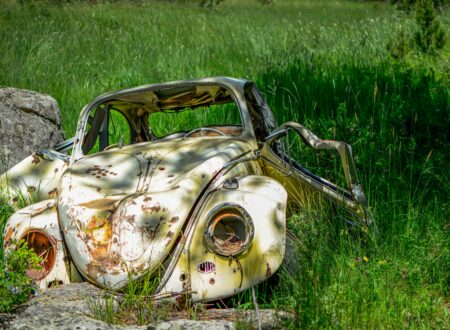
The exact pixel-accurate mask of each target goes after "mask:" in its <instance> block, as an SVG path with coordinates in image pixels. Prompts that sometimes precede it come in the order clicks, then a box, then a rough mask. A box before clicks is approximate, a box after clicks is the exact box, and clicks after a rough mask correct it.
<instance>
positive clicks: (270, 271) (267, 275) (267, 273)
mask: <svg viewBox="0 0 450 330" xmlns="http://www.w3.org/2000/svg"><path fill="white" fill-rule="evenodd" d="M270 276H272V269H270V265H269V263H268V262H266V278H269V277H270Z"/></svg>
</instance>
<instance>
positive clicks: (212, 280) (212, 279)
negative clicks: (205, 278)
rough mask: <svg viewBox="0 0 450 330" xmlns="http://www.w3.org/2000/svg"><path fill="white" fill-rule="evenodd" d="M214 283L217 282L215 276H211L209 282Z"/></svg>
mask: <svg viewBox="0 0 450 330" xmlns="http://www.w3.org/2000/svg"><path fill="white" fill-rule="evenodd" d="M214 283H216V280H215V279H214V278H212V277H211V278H210V279H209V284H211V285H214Z"/></svg>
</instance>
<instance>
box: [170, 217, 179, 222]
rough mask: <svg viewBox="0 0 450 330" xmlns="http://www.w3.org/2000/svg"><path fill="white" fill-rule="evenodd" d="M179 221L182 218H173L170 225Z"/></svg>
mask: <svg viewBox="0 0 450 330" xmlns="http://www.w3.org/2000/svg"><path fill="white" fill-rule="evenodd" d="M178 220H180V218H178V217H172V219H170V221H169V222H170V223H177V222H178Z"/></svg>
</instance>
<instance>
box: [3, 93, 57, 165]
mask: <svg viewBox="0 0 450 330" xmlns="http://www.w3.org/2000/svg"><path fill="white" fill-rule="evenodd" d="M63 135H64V133H63V131H62V129H61V117H60V113H59V108H58V104H57V103H56V101H55V99H53V98H52V97H51V96H49V95H43V94H39V93H36V92H32V91H28V90H24V89H17V88H0V174H1V173H3V172H5V171H6V170H7V169H9V168H10V167H12V166H13V165H15V164H16V163H18V162H19V161H21V160H22V159H24V158H25V157H27V156H29V155H30V154H31V153H33V152H34V151H36V150H38V149H46V148H51V147H53V146H54V145H55V144H57V143H59V142H62V141H63V139H64V138H63Z"/></svg>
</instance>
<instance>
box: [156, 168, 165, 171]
mask: <svg viewBox="0 0 450 330" xmlns="http://www.w3.org/2000/svg"><path fill="white" fill-rule="evenodd" d="M158 169H159V170H160V171H164V170H165V169H166V168H165V167H158Z"/></svg>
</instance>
